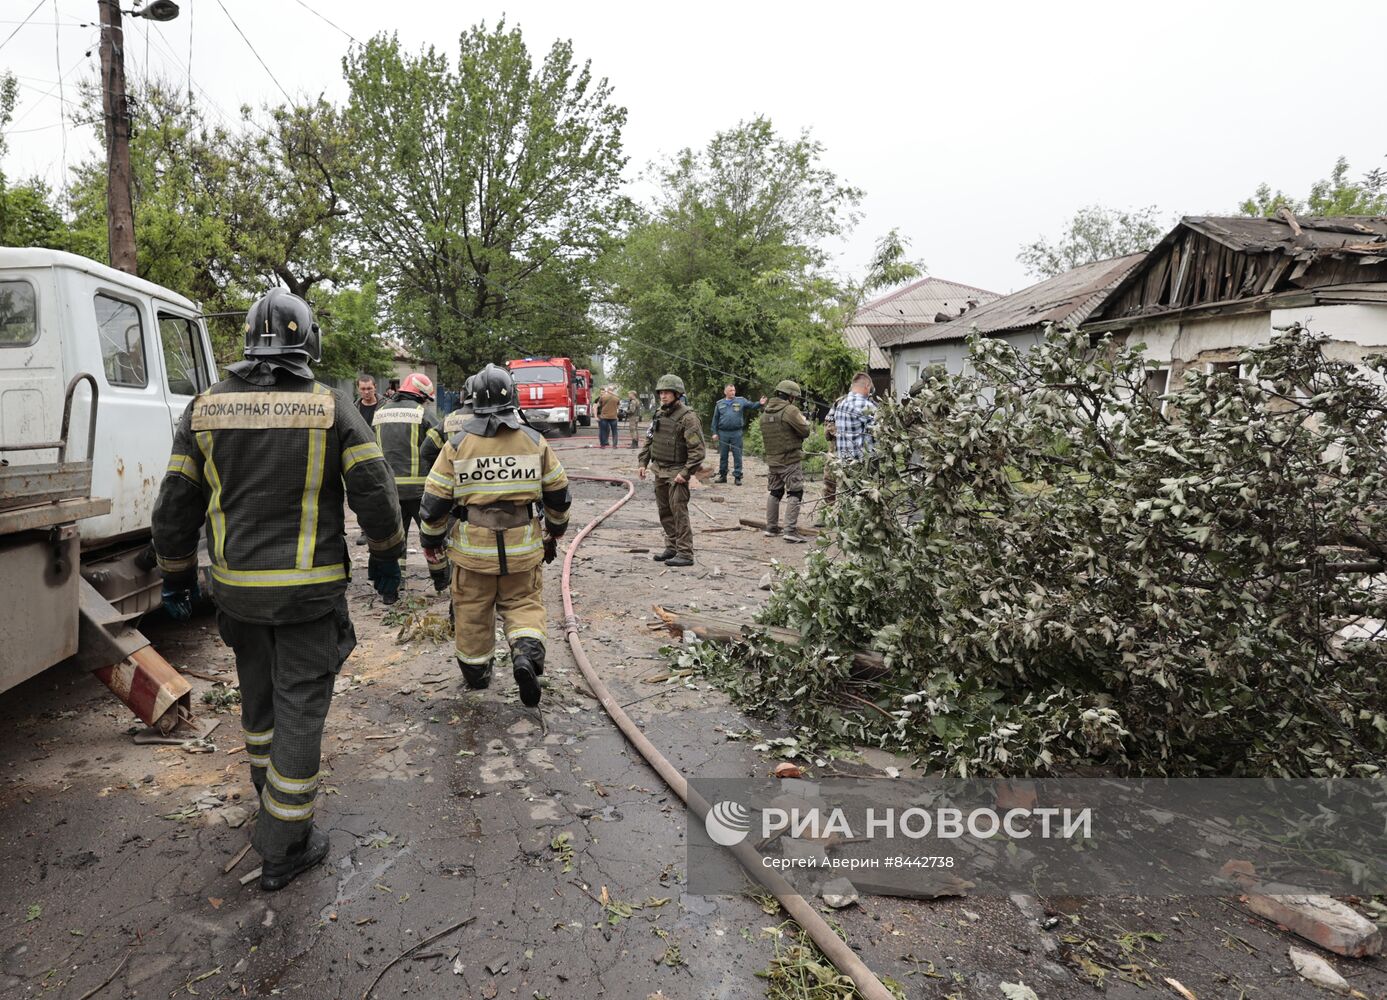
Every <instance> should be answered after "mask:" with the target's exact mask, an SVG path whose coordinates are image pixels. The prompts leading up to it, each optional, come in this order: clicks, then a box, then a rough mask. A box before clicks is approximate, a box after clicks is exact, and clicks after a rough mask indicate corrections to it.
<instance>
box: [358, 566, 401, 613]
mask: <svg viewBox="0 0 1387 1000" xmlns="http://www.w3.org/2000/svg"><path fill="white" fill-rule="evenodd" d="M366 579H368V580H370V581H371V583H373V584H375V587H376V593H378V594H380V598H381V600H382V601H384V602H385V603H386V604H394V603H395V602H396V601H397V600H399V598H400V563H399V560H396V559H389V558H387V557H385V556H372V557H371V559H370V561H369V562H368V563H367V564H366Z"/></svg>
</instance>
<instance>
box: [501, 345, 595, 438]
mask: <svg viewBox="0 0 1387 1000" xmlns="http://www.w3.org/2000/svg"><path fill="white" fill-rule="evenodd" d="M506 367H507V368H509V369H510V373H511V375H512V376H513V377H514V378H515V394H516V396H517V400H516V402H518V403H519V404H520V409H521V410H522V411H524V414H525V419H526V420H528V421H529V422H530V423H531V424H532V425H533V426H535V427H536V428H538V429H540V430H545V429H547V428H550V427H554V428H557V429H558V431H559V433H560V434H573V433H575V432H576V431H577V430H578V373H577V371H576V370H575V369H574V367H573V360H572V359H571V358H518V359H516V360H514V361H507V362H506Z"/></svg>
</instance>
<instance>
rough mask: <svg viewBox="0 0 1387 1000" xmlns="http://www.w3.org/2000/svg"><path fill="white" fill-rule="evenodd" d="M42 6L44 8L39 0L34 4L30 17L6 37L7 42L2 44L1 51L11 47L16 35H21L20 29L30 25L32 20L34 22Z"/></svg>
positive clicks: (0, 45)
mask: <svg viewBox="0 0 1387 1000" xmlns="http://www.w3.org/2000/svg"><path fill="white" fill-rule="evenodd" d="M42 6H43V0H39V2H38V3H36V4H34V9H33V10H31V11H29V14H28V16H27V17H25V18H24V20H22V21H20V22H19V27H18V28H15V29H14V30H13V31H11V32H10V33H9V34H8V35H6V36H5V40H4V41H3V42H0V49H3V48H4V47H5V46H6V45H9V44H10V39H11V38H13V37H14V36H15V35H17V34H19V28H22V27H24V26H25V25H26V24H28V23H29V22H30V21H31V20H33V17H34V15H35V14H37V13H38V12H39V8H40V7H42Z"/></svg>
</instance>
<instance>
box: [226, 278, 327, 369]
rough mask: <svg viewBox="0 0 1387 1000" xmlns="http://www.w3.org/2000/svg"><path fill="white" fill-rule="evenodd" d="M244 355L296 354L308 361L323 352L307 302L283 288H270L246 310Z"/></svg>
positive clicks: (319, 336) (271, 356) (310, 308)
mask: <svg viewBox="0 0 1387 1000" xmlns="http://www.w3.org/2000/svg"><path fill="white" fill-rule="evenodd" d="M245 334H246V349H245V353H246V357H248V358H274V357H280V356H283V355H286V354H298V355H301V356H303V357H306V358H307V359H308V360H309V361H317V360H318V359H319V358H321V357H322V355H323V343H322V334H321V332H320V331H319V330H318V324H317V323H315V322H313V309H312V307H310V306H309V304H308V303H307V302H305V301H304V300H303V299H301V298H299V297H298V296H297V295H295V294H294V293H292V292H289V291H286V290H285V289H283V288H271V289H270V290H269V291H268V292H266V293H265V294H264V295H262V296H261V297H260V298H259V299H257V300H256V301H255V304H254V305H253V306H251V307H250V311H249V312H247V313H246V330H245Z"/></svg>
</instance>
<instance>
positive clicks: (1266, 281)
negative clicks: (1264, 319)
mask: <svg viewBox="0 0 1387 1000" xmlns="http://www.w3.org/2000/svg"><path fill="white" fill-rule="evenodd" d="M1383 281H1387V218H1381V217H1373V216H1337V217H1331V218H1322V217H1310V218H1304V219H1298V218H1296V216H1294V215H1293V214H1291V212H1289V211H1287V210H1286V209H1282V210H1281V212H1280V213H1279V214H1278V215H1277V216H1276V217H1274V218H1270V219H1264V218H1257V217H1252V216H1187V217H1186V218H1183V219H1181V220H1180V222H1179V224H1178V225H1177V226H1176V227H1175V228H1174V229H1173V230H1171V231H1170V232H1169V233H1167V234H1166V236H1165V237H1164V238H1163V239H1162V240H1161V241H1160V243H1158V244H1156V246H1155V247H1154V248H1153V249H1152V250H1151V252H1150V253H1149V254H1147V256H1146V259H1145V260H1144V261H1143V262H1142V264H1141V266H1140V267H1138V268H1135V269H1134V270H1133V271H1132V272H1131V273H1130V274H1128V275H1126V276H1125V277H1124V278H1123V280H1122V281H1121V282H1120V283H1119V284H1118V285H1117V287H1116V288H1114V289H1113V291H1112V293H1111V294H1110V295H1109V296H1108V297H1107V300H1106V301H1105V302H1103V303H1102V305H1101V306H1100V307H1099V308H1097V309H1096V310H1094V312H1093V315H1092V317H1091V318H1090V325H1092V326H1094V327H1095V328H1101V329H1120V328H1122V327H1123V326H1127V325H1130V324H1131V323H1134V322H1138V321H1140V320H1141V319H1143V318H1145V317H1148V316H1153V315H1161V314H1167V313H1175V312H1181V313H1185V314H1191V313H1192V314H1195V315H1218V314H1223V313H1228V312H1240V311H1249V310H1254V309H1270V308H1272V307H1273V306H1277V305H1286V304H1290V303H1291V302H1292V301H1293V300H1297V299H1300V298H1308V300H1309V301H1314V300H1316V299H1319V298H1323V297H1324V296H1325V295H1326V294H1338V295H1340V296H1343V295H1345V294H1351V293H1350V292H1348V291H1346V289H1351V288H1356V287H1359V286H1363V285H1365V284H1371V283H1380V282H1383ZM1330 289H1336V290H1337V291H1336V293H1330Z"/></svg>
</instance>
